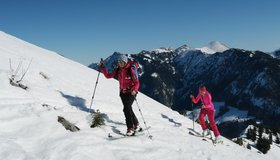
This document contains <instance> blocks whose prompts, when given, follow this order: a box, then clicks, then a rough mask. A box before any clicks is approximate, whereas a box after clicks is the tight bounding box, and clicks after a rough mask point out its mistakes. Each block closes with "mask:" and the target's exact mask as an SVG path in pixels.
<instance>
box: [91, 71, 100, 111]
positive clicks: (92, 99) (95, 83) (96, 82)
mask: <svg viewBox="0 0 280 160" xmlns="http://www.w3.org/2000/svg"><path fill="white" fill-rule="evenodd" d="M99 75H100V71H99V72H98V75H97V79H96V83H95V87H94V91H93V94H92V98H91V102H90V108H89V112H91V106H92V102H93V99H94V95H95V91H96V87H97V84H98V79H99Z"/></svg>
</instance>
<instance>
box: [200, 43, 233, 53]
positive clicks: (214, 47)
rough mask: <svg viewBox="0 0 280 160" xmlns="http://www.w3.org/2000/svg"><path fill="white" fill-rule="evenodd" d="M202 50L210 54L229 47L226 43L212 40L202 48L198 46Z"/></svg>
mask: <svg viewBox="0 0 280 160" xmlns="http://www.w3.org/2000/svg"><path fill="white" fill-rule="evenodd" d="M198 49H199V50H201V51H202V52H205V53H208V54H213V53H216V52H224V51H226V50H228V49H229V47H227V46H226V45H225V44H223V43H221V42H219V41H212V42H210V43H208V44H207V45H206V46H204V47H202V48H198Z"/></svg>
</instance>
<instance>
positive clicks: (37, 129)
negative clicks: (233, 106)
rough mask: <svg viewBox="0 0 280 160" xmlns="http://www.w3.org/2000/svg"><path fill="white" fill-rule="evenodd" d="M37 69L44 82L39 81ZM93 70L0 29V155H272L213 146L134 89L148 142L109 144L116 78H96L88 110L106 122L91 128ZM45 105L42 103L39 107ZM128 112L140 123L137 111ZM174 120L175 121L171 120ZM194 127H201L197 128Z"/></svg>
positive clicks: (73, 159) (33, 159) (65, 158)
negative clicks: (13, 76) (22, 72)
mask: <svg viewBox="0 0 280 160" xmlns="http://www.w3.org/2000/svg"><path fill="white" fill-rule="evenodd" d="M9 59H11V60H12V64H13V66H14V67H13V68H16V66H17V63H19V62H20V61H22V63H23V65H22V66H23V67H22V68H26V66H27V64H28V63H29V62H30V60H31V59H32V63H31V66H30V69H29V70H28V72H27V74H26V76H25V77H24V79H23V81H22V83H24V84H25V85H27V86H28V87H29V88H28V90H23V89H21V88H18V87H14V86H11V85H10V84H9V79H8V78H9V76H10V66H9ZM40 72H42V73H44V74H45V75H46V76H48V79H44V78H43V77H42V76H41V75H40V74H39V73H40ZM97 75H98V72H96V71H94V70H92V69H90V68H88V67H86V66H83V65H81V64H79V63H76V62H74V61H71V60H68V59H66V58H64V57H62V56H60V55H58V54H56V53H54V52H51V51H48V50H45V49H42V48H39V47H37V46H34V45H32V44H29V43H27V42H24V41H22V40H20V39H17V38H15V37H13V36H10V35H8V34H6V33H4V32H0V80H1V83H0V88H1V90H0V127H1V130H0V159H1V160H94V159H102V160H112V159H114V160H118V159H120V160H129V159H132V160H143V159H147V160H159V159H163V160H185V159H189V160H206V159H207V160H225V159H226V160H236V159H238V160H248V159H254V160H263V159H271V160H275V159H279V154H276V153H277V152H276V151H279V150H276V151H275V152H270V151H269V152H268V154H267V155H263V154H259V153H257V152H256V151H254V150H248V149H246V148H244V147H240V146H238V145H237V144H235V143H233V142H231V141H229V140H227V139H225V138H223V140H224V144H223V145H222V144H220V145H217V146H213V145H212V143H211V142H205V141H202V140H201V138H197V137H194V136H191V135H189V134H188V128H192V121H191V120H190V119H188V118H186V117H184V116H181V115H180V114H178V113H177V112H175V111H172V110H171V109H169V108H167V107H165V106H163V105H161V104H159V103H158V102H156V101H154V100H152V99H150V98H149V97H147V96H145V95H143V94H141V93H139V94H138V97H137V99H138V102H139V106H140V108H141V110H142V113H143V116H144V118H145V120H146V122H147V125H148V126H151V128H150V130H149V132H150V134H152V135H153V140H150V139H149V138H147V136H148V135H147V132H145V133H146V135H144V136H138V137H129V138H122V139H118V140H114V141H109V140H108V138H107V135H108V133H110V134H112V135H116V134H115V133H114V129H116V128H117V129H119V130H121V131H125V130H126V126H125V124H124V122H125V121H124V115H123V112H122V104H121V100H120V98H119V95H118V94H119V93H118V82H117V81H116V80H114V79H110V80H108V79H106V78H104V76H103V75H100V78H99V83H98V86H97V90H96V94H95V97H94V101H93V106H92V108H93V109H94V110H96V109H99V110H100V112H102V113H104V114H105V115H106V118H105V119H106V121H105V123H106V125H104V126H102V127H101V128H90V127H89V126H90V123H89V115H90V114H89V112H88V109H89V105H90V101H91V98H92V93H93V89H94V86H95V82H96V78H97ZM43 104H44V105H43ZM133 107H134V111H135V113H136V116H137V117H138V119H139V121H140V123H141V125H142V126H143V127H144V124H143V121H142V118H141V115H140V114H139V111H138V108H137V106H136V105H135V104H134V105H133ZM57 116H63V117H64V118H66V119H67V120H68V121H70V122H72V123H74V124H75V125H76V126H78V127H79V128H80V129H81V130H80V131H78V132H70V131H68V130H65V128H64V127H63V126H62V125H61V124H60V123H58V122H57ZM178 124H179V125H178ZM195 129H196V130H197V131H199V132H201V129H200V127H199V125H197V124H196V125H195Z"/></svg>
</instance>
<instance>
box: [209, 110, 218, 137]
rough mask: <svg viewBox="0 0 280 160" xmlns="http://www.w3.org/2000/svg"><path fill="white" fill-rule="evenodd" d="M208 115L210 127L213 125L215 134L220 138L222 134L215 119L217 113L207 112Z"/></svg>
mask: <svg viewBox="0 0 280 160" xmlns="http://www.w3.org/2000/svg"><path fill="white" fill-rule="evenodd" d="M206 114H207V117H208V120H209V122H210V125H211V128H212V130H213V132H214V135H215V137H217V136H219V135H220V132H219V130H218V127H217V125H216V122H215V118H214V116H215V112H214V110H207V111H206Z"/></svg>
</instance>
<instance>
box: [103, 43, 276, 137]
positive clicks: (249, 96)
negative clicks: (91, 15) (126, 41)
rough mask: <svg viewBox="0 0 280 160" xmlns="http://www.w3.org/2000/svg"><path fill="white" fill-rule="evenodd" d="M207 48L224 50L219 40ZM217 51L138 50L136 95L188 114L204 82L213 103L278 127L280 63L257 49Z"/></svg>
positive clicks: (180, 49) (136, 55) (241, 129)
mask: <svg viewBox="0 0 280 160" xmlns="http://www.w3.org/2000/svg"><path fill="white" fill-rule="evenodd" d="M210 44H211V45H209V46H213V47H209V48H213V50H214V48H219V47H214V46H225V45H220V44H221V43H218V42H213V43H210ZM221 48H224V50H225V51H224V52H216V53H215V54H209V53H205V52H203V51H202V50H200V49H192V48H191V47H189V46H187V45H183V46H181V47H179V48H177V49H175V50H170V51H168V52H162V54H157V53H158V52H154V51H150V52H149V51H142V52H141V53H139V54H132V55H130V56H131V57H133V58H134V59H136V60H137V61H138V62H139V63H140V64H141V65H142V66H143V68H144V69H143V70H144V73H143V75H142V77H140V81H141V86H140V91H142V92H143V93H144V94H146V95H148V96H150V97H152V98H153V99H155V100H157V101H159V102H161V103H163V104H165V105H166V106H169V107H171V108H172V109H174V110H177V111H179V112H180V113H185V110H191V102H190V99H189V95H190V93H191V92H193V93H195V94H196V93H197V88H198V86H199V85H200V84H202V83H203V84H205V85H206V86H207V87H208V88H209V91H210V92H211V93H212V96H213V100H214V101H216V102H222V103H223V104H224V106H229V105H230V106H233V107H235V108H237V109H241V110H245V111H247V115H246V116H247V117H253V118H250V119H254V121H258V120H260V121H263V122H264V123H265V124H267V125H271V126H278V127H279V126H280V123H279V121H278V120H277V119H279V117H280V112H279V111H280V101H279V99H280V97H279V95H280V94H277V93H279V91H280V90H279V88H280V86H279V83H278V82H280V79H279V77H280V75H279V73H280V68H279V66H280V61H279V59H276V58H273V57H271V56H270V55H269V54H266V53H263V52H260V51H246V50H241V49H226V47H221ZM222 50H223V49H222ZM222 50H220V51H222ZM108 60H110V58H108ZM217 118H218V117H217ZM249 122H250V123H249ZM249 122H246V125H245V124H242V126H243V127H241V128H240V129H239V130H238V131H237V132H234V133H235V134H230V135H227V136H230V137H233V136H235V137H236V136H239V135H240V133H241V132H242V131H243V130H244V129H245V128H246V126H247V125H249V124H251V123H252V122H251V121H249ZM228 123H229V122H227V123H225V124H220V127H225V128H231V127H228ZM244 123H245V122H244ZM247 123H248V124H247ZM224 133H226V134H227V133H229V132H224Z"/></svg>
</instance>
